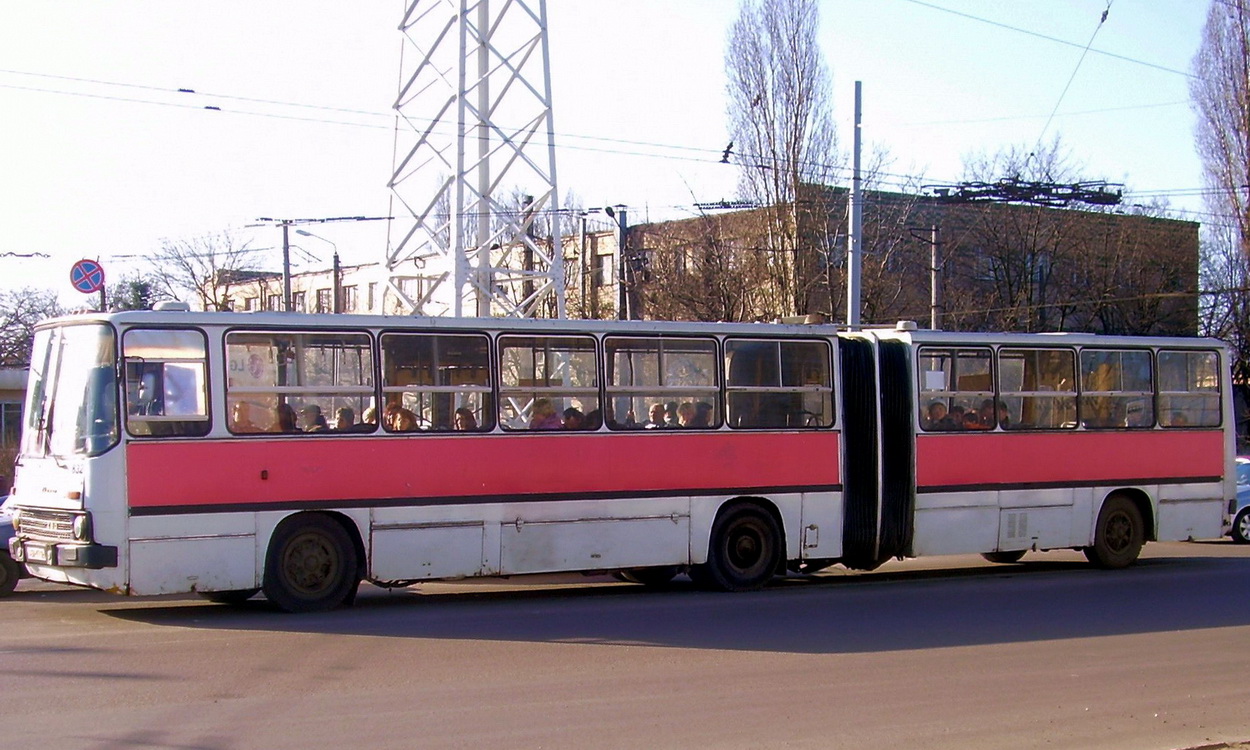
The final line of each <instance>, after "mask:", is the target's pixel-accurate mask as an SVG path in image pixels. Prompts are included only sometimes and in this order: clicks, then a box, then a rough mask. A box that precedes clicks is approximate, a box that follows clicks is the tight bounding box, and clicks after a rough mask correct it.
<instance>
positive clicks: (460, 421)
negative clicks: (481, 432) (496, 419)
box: [453, 406, 477, 432]
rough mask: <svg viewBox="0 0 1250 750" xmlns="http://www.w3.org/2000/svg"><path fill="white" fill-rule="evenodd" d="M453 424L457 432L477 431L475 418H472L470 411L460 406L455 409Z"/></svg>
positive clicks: (471, 411)
mask: <svg viewBox="0 0 1250 750" xmlns="http://www.w3.org/2000/svg"><path fill="white" fill-rule="evenodd" d="M453 424H454V427H455V429H456V431H458V432H474V431H476V430H477V417H475V416H473V410H472V409H469V408H467V407H464V406H462V407H460V408H459V409H456V416H455V418H454V422H453Z"/></svg>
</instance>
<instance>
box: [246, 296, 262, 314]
mask: <svg viewBox="0 0 1250 750" xmlns="http://www.w3.org/2000/svg"><path fill="white" fill-rule="evenodd" d="M257 302H259V300H258V299H257V298H256V297H244V298H243V309H244V311H246V312H252V311H253V310H255V309H256V308H257V305H256V303H257Z"/></svg>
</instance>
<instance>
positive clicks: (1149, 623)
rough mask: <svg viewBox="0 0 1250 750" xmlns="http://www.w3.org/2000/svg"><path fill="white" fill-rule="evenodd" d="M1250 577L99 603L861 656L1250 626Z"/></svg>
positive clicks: (999, 577) (887, 578) (1057, 577)
mask: <svg viewBox="0 0 1250 750" xmlns="http://www.w3.org/2000/svg"><path fill="white" fill-rule="evenodd" d="M1247 580H1250V558H1247V557H1210V556H1185V557H1167V558H1154V559H1143V560H1141V561H1139V562H1138V564H1137V565H1135V566H1133V567H1131V568H1128V569H1125V570H1118V571H1103V570H1097V569H1093V568H1091V567H1090V566H1089V565H1087V564H1085V563H1083V562H1075V561H1072V560H1071V559H1048V558H1046V557H1042V556H1039V557H1038V558H1037V559H1029V558H1026V560H1025V562H1023V563H1021V564H1017V565H1004V566H988V567H987V566H982V567H974V568H967V569H954V570H951V569H946V570H932V569H925V570H902V571H890V572H885V571H878V572H874V573H868V574H857V575H845V574H842V575H816V576H811V577H806V578H788V579H784V580H781V581H778V582H776V583H775V584H774V585H771V586H769V587H768V588H766V589H764V590H763V591H758V592H752V593H744V594H721V593H710V592H704V591H700V590H697V589H696V588H695V587H694V586H693V584H691V583H689V582H688V581H686V580H684V579H683V578H679V579H678V580H677V581H674V583H673V584H672V585H671V586H670V587H668V588H666V589H663V590H647V589H644V588H643V587H642V586H637V585H630V584H613V583H588V584H586V585H584V586H576V587H554V588H553V587H549V586H548V587H544V586H541V585H539V586H534V587H531V586H524V585H518V586H517V587H515V588H503V589H501V588H498V587H497V586H496V587H493V588H484V589H483V590H481V591H475V590H471V587H466V586H461V587H460V588H459V589H458V590H456V591H454V592H450V591H447V589H446V587H445V586H444V587H443V588H438V587H435V586H429V587H420V586H418V587H412V588H408V589H400V590H394V591H390V592H387V591H383V590H380V589H376V588H374V587H371V586H366V587H362V592H361V595H360V596H359V597H358V598H357V600H356V604H355V606H353V607H351V608H345V609H339V610H336V611H333V612H325V613H317V614H308V615H288V614H283V613H279V612H277V611H276V610H275V609H274V608H273V607H272V606H271V605H269V604H268V603H267V602H265V601H264V600H263V598H258V599H257V600H253V601H250V602H247V603H246V604H244V605H242V606H225V605H213V604H210V603H208V602H203V603H202V604H199V603H195V604H190V603H187V602H186V601H185V600H181V601H178V602H174V603H170V604H168V605H156V606H135V605H133V604H128V605H127V606H124V607H120V606H119V607H102V608H101V612H103V613H104V614H107V615H109V616H112V617H116V618H119V619H124V620H130V621H134V622H142V623H147V624H151V625H157V626H175V627H184V628H208V629H228V630H247V631H272V632H284V631H285V632H292V633H316V634H341V635H368V636H380V637H392V638H433V639H454V640H468V641H473V640H483V641H516V642H523V643H524V642H537V643H581V644H634V645H645V646H656V647H671V648H695V649H728V650H745V651H775V652H786V653H813V654H817V653H820V654H829V653H848V654H849V653H871V652H880V651H899V650H913V649H931V648H943V647H953V646H978V645H986V644H1000V643H1018V642H1025V641H1043V640H1056V639H1070V638H1093V637H1100V636H1113V635H1125V634H1136V633H1156V632H1166V631H1184V630H1201V629H1208V628H1219V627H1237V626H1246V625H1250V597H1247V596H1246V595H1245V593H1244V588H1245V584H1246V582H1247ZM465 588H469V589H470V590H464V589H465ZM427 591H433V592H438V593H427ZM184 599H185V598H184Z"/></svg>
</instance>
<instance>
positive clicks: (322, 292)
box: [313, 289, 334, 313]
mask: <svg viewBox="0 0 1250 750" xmlns="http://www.w3.org/2000/svg"><path fill="white" fill-rule="evenodd" d="M333 291H334V290H333V289H318V290H317V308H316V309H315V310H313V312H318V313H328V312H334V305H333V303H331V301H330V300H331V299H332V293H333Z"/></svg>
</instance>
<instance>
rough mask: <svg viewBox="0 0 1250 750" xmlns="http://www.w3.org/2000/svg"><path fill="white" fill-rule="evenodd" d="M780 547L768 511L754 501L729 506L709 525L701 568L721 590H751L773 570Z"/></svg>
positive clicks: (764, 581) (766, 578)
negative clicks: (710, 535)
mask: <svg viewBox="0 0 1250 750" xmlns="http://www.w3.org/2000/svg"><path fill="white" fill-rule="evenodd" d="M781 550H782V542H781V532H780V531H779V530H778V528H777V522H776V521H774V520H773V517H772V516H771V515H769V513H768V512H767V511H765V510H763V509H762V508H758V507H755V506H753V505H746V506H740V507H737V508H730V509H728V510H726V511H725V512H724V513H722V514H721V516H720V517H719V518H717V519H716V523H714V524H713V525H712V540H711V544H710V546H709V547H708V556H707V566H706V567H705V568H704V569H703V570H704V571H706V573H707V575H708V578H709V579H710V580H709V582H710V583H711V585H712V586H713V587H715V588H717V589H720V590H721V591H753V590H755V589H759V588H762V587H763V586H764V584H766V583H768V581H769V580H770V579H771V578H772V577H773V574H774V573H776V571H777V563H778V560H779V559H780V555H781Z"/></svg>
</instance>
